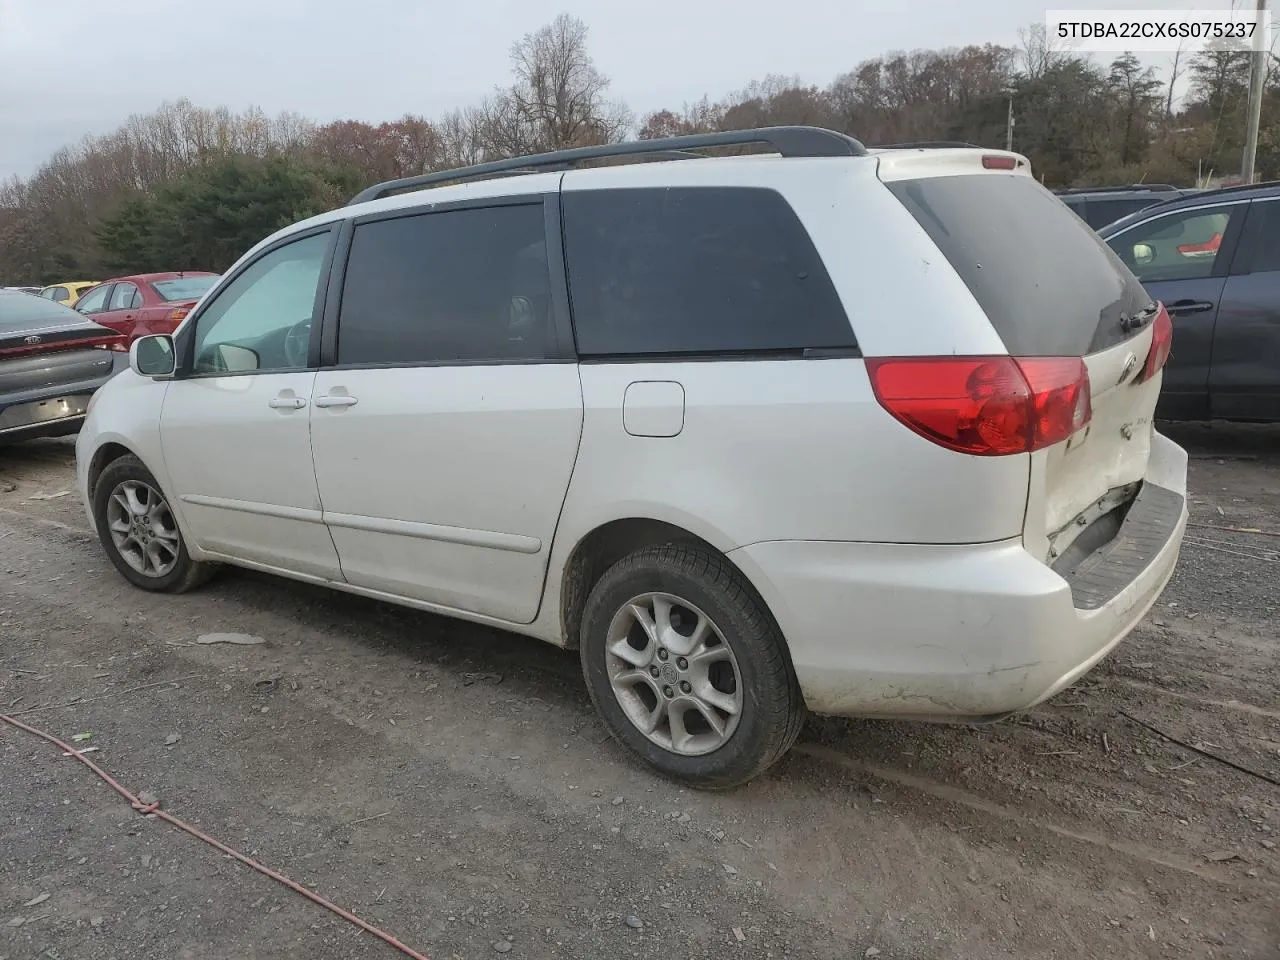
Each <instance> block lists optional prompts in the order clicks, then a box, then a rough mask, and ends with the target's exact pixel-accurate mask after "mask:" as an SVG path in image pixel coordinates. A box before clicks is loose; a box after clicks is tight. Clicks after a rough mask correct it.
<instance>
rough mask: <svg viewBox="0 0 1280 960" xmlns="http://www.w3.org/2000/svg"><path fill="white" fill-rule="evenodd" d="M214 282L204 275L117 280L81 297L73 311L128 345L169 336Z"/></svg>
mask: <svg viewBox="0 0 1280 960" xmlns="http://www.w3.org/2000/svg"><path fill="white" fill-rule="evenodd" d="M217 279H218V274H216V273H207V272H205V271H187V272H182V273H140V274H135V275H133V276H130V277H116V278H115V279H114V280H106V281H104V282H103V283H101V284H99V285H98V286H97V287H94V288H93V289H92V290H90V291H89V292H88V293H86V294H84V295H83V296H82V297H81V298H80V301H79V302H78V303H77V304H76V309H77V310H79V311H80V312H81V313H83V314H85V315H86V316H89V317H92V318H93V319H94V320H96V321H97V322H98V323H100V324H102V325H103V326H106V327H110V328H111V329H112V330H116V331H118V332H120V333H123V334H125V335H126V336H127V337H129V339H130V340H131V341H132V340H136V339H137V338H138V337H141V336H146V335H147V334H151V333H172V332H173V331H174V330H175V329H177V326H178V324H179V323H181V322H182V318H183V317H185V316H186V315H187V314H188V313H190V312H191V308H192V307H194V306H195V305H196V303H197V302H198V301H199V299H200V298H201V297H202V296H204V294H205V291H207V290H208V289H209V288H210V287H212V286H213V285H214V283H215V282H216V281H217Z"/></svg>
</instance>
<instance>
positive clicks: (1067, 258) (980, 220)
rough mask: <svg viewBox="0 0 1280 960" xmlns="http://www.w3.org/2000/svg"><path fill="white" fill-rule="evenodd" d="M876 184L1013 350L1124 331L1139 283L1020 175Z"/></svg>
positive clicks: (1084, 345)
mask: <svg viewBox="0 0 1280 960" xmlns="http://www.w3.org/2000/svg"><path fill="white" fill-rule="evenodd" d="M886 186H887V187H888V188H889V190H890V191H891V192H892V193H893V194H894V196H896V197H897V198H898V200H900V201H901V202H902V205H903V206H905V207H906V208H907V210H909V211H910V212H911V215H912V216H913V217H915V219H916V221H917V222H918V223H919V224H920V226H921V227H922V228H923V229H924V231H925V232H926V233H927V234H928V235H929V237H930V239H932V240H933V242H934V243H935V244H936V245H937V247H938V249H939V250H940V251H941V252H942V255H943V256H945V257H946V258H947V261H948V262H949V263H950V264H951V266H952V267H953V268H954V269H955V271H956V273H957V274H959V275H960V278H961V279H962V280H963V281H964V283H965V285H966V286H967V287H968V288H969V291H970V293H972V294H973V297H974V299H975V300H977V302H978V304H979V306H981V307H982V309H983V311H984V312H985V313H986V315H987V318H988V319H989V320H990V321H991V325H992V326H993V327H994V328H995V330H996V333H998V334H999V335H1000V338H1001V340H1003V341H1004V345H1005V348H1006V349H1007V350H1008V351H1009V353H1010V354H1011V355H1013V356H1024V357H1034V356H1064V357H1066V356H1085V355H1087V354H1090V353H1096V352H1098V351H1099V350H1105V349H1107V348H1108V347H1111V346H1115V345H1116V344H1118V343H1121V342H1123V341H1124V340H1126V339H1127V338H1128V337H1129V336H1130V334H1127V333H1126V332H1125V331H1124V327H1123V325H1122V323H1121V318H1122V317H1125V316H1131V315H1133V314H1136V313H1140V312H1141V311H1142V310H1144V309H1145V308H1146V307H1147V306H1148V305H1150V303H1151V297H1150V296H1148V295H1147V293H1146V291H1145V290H1143V288H1142V284H1140V283H1139V282H1138V280H1137V279H1136V278H1135V277H1134V276H1133V274H1132V273H1131V272H1130V271H1129V269H1128V268H1127V267H1126V266H1125V265H1124V264H1123V263H1122V262H1121V261H1120V259H1119V258H1118V257H1117V256H1116V255H1115V253H1113V252H1112V250H1111V249H1110V248H1109V247H1108V246H1107V245H1106V244H1105V243H1104V242H1103V241H1102V240H1101V239H1100V238H1099V237H1098V235H1097V234H1096V233H1094V232H1093V230H1092V229H1091V228H1090V227H1089V225H1088V224H1086V223H1085V222H1084V221H1083V220H1081V219H1080V218H1079V217H1078V216H1076V215H1074V214H1073V213H1072V212H1071V211H1070V210H1069V209H1068V208H1067V206H1066V204H1064V203H1063V202H1062V200H1061V199H1060V198H1058V197H1056V196H1054V195H1053V194H1052V193H1050V192H1049V191H1048V190H1046V189H1044V188H1043V187H1042V186H1040V185H1039V184H1038V183H1036V182H1035V181H1034V180H1032V179H1031V178H1030V177H1026V176H1014V175H1003V174H974V175H966V176H951V177H929V178H922V179H916V180H896V181H892V182H890V183H888V184H886Z"/></svg>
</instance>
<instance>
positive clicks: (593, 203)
mask: <svg viewBox="0 0 1280 960" xmlns="http://www.w3.org/2000/svg"><path fill="white" fill-rule="evenodd" d="M562 202H563V209H564V231H565V255H566V258H567V261H568V270H569V287H570V291H571V293H572V299H573V321H574V327H575V330H576V334H577V341H578V352H579V353H580V354H582V355H583V356H611V355H661V354H706V353H740V352H779V351H782V352H787V351H793V350H803V349H805V348H823V347H833V348H842V347H853V346H855V340H854V336H853V330H852V329H851V328H850V326H849V320H848V318H847V317H846V316H845V312H844V307H843V306H842V305H841V303H840V298H839V297H838V296H837V295H836V292H835V289H834V288H833V287H832V285H831V280H830V278H829V277H828V276H827V271H826V268H825V267H824V266H823V263H822V260H821V258H820V257H819V256H818V252H817V250H815V249H814V246H813V243H812V241H811V240H810V239H809V235H808V234H807V233H806V232H805V229H804V227H803V226H802V225H801V223H800V221H799V219H798V218H797V217H796V215H795V212H794V211H793V210H792V209H791V207H790V205H789V204H788V203H787V201H786V200H785V199H783V197H782V195H781V194H779V193H777V192H775V191H773V190H764V189H755V188H739V187H723V188H704V187H692V188H690V187H676V188H671V189H649V188H644V189H632V190H625V189H624V190H590V191H581V192H569V193H565V194H564V195H563V201H562Z"/></svg>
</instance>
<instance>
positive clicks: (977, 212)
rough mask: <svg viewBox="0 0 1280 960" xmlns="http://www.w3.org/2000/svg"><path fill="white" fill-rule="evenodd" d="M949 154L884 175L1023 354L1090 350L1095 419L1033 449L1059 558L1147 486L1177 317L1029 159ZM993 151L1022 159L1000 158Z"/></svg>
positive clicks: (1050, 538) (1039, 549) (1039, 535)
mask: <svg viewBox="0 0 1280 960" xmlns="http://www.w3.org/2000/svg"><path fill="white" fill-rule="evenodd" d="M946 153H949V154H952V156H951V157H948V158H943V157H931V158H925V157H922V158H920V160H918V161H915V162H914V163H913V162H912V161H910V160H907V162H901V161H899V162H897V163H894V164H892V168H893V169H891V170H885V167H886V164H885V163H884V162H883V161H882V164H881V168H882V173H881V176H882V179H885V181H886V186H887V187H888V189H889V190H890V191H891V192H892V193H893V194H894V195H895V196H896V197H897V198H898V200H899V201H901V203H902V204H903V205H904V206H905V207H906V208H907V210H909V211H910V212H911V214H912V215H913V216H914V218H915V219H916V221H917V222H918V223H919V224H920V226H921V227H922V228H923V229H924V230H925V232H926V233H928V235H929V237H930V238H931V239H932V240H933V242H934V243H935V244H936V245H937V247H938V249H939V250H940V251H941V252H942V254H943V255H944V256H945V257H946V258H947V260H948V261H949V262H950V264H951V266H952V267H953V268H954V269H955V271H956V273H957V274H958V275H959V276H960V277H961V279H962V280H963V281H964V283H965V285H966V286H967V287H968V288H969V291H970V292H971V293H972V294H973V297H974V299H975V300H976V301H977V302H978V304H979V305H980V306H981V307H982V309H983V311H984V312H985V313H986V315H987V317H988V319H989V320H990V321H991V325H992V326H993V327H994V329H995V331H996V333H997V334H998V335H999V336H1000V338H1001V340H1002V341H1003V342H1004V345H1005V347H1006V349H1007V350H1008V352H1009V355H1010V356H1011V357H1015V358H1037V357H1061V358H1082V359H1083V362H1084V365H1085V367H1086V369H1087V371H1088V386H1089V402H1090V403H1091V405H1092V418H1091V420H1089V422H1088V423H1087V424H1086V425H1085V426H1083V427H1081V428H1079V429H1077V430H1075V431H1074V432H1073V433H1071V435H1070V436H1068V437H1067V438H1066V439H1064V440H1061V441H1060V442H1056V443H1054V444H1052V445H1050V446H1047V447H1044V448H1042V449H1036V450H1034V451H1033V452H1032V453H1031V455H1030V464H1029V472H1030V476H1029V485H1028V497H1027V513H1026V518H1025V521H1024V527H1023V539H1024V541H1025V543H1026V546H1027V549H1028V550H1030V551H1031V552H1032V553H1034V554H1036V555H1037V556H1038V557H1040V558H1041V559H1043V560H1045V561H1046V562H1049V563H1053V562H1054V561H1055V560H1056V559H1057V558H1059V557H1061V556H1062V555H1063V554H1064V553H1065V551H1066V550H1067V548H1068V547H1069V546H1070V545H1071V543H1072V542H1073V541H1074V540H1075V539H1076V538H1077V536H1079V534H1080V533H1082V532H1083V531H1084V530H1085V529H1086V528H1088V527H1091V526H1093V524H1094V521H1096V520H1098V518H1099V517H1101V516H1103V515H1104V514H1105V515H1107V516H1108V518H1109V521H1110V522H1111V523H1112V524H1113V525H1114V523H1115V521H1116V520H1117V519H1118V518H1119V517H1122V516H1123V511H1124V509H1125V507H1126V506H1127V505H1128V504H1129V503H1130V502H1131V501H1132V499H1133V497H1134V496H1136V494H1137V491H1138V488H1139V486H1140V485H1141V481H1142V479H1143V477H1144V476H1145V474H1146V471H1147V461H1148V458H1149V456H1150V452H1151V438H1152V430H1153V415H1154V411H1155V406H1156V399H1157V396H1158V394H1159V392H1160V383H1161V379H1162V378H1161V377H1160V376H1159V375H1158V373H1157V372H1155V371H1153V370H1149V369H1144V368H1145V367H1146V365H1147V360H1148V355H1149V353H1150V351H1151V347H1152V342H1153V336H1154V333H1155V331H1156V329H1157V328H1158V327H1159V328H1161V329H1162V330H1167V329H1168V328H1167V326H1165V324H1166V322H1167V317H1164V316H1161V312H1160V310H1159V309H1158V307H1157V305H1156V304H1154V303H1153V302H1152V300H1151V297H1150V296H1149V295H1148V294H1147V293H1146V291H1145V290H1144V289H1143V288H1142V285H1141V284H1140V283H1139V282H1138V280H1137V279H1136V278H1135V277H1134V276H1133V274H1132V273H1130V272H1129V270H1128V269H1127V268H1126V267H1125V266H1124V264H1123V263H1121V262H1120V260H1119V259H1118V258H1117V257H1116V256H1115V254H1114V253H1113V252H1112V251H1111V249H1110V248H1109V247H1108V246H1107V245H1106V244H1105V243H1104V242H1103V241H1102V240H1100V239H1099V238H1098V236H1097V235H1096V234H1095V233H1094V232H1093V230H1091V229H1090V228H1089V227H1088V225H1087V224H1085V223H1084V222H1083V221H1082V220H1081V219H1080V218H1079V217H1077V216H1076V215H1075V214H1073V213H1072V212H1071V211H1070V210H1069V209H1068V208H1067V207H1066V205H1065V204H1063V203H1062V201H1061V200H1059V199H1058V198H1057V197H1055V196H1054V195H1053V194H1052V193H1050V192H1049V191H1048V190H1046V189H1044V188H1043V187H1042V186H1041V185H1040V184H1038V183H1037V182H1036V181H1035V180H1034V179H1032V177H1031V176H1030V173H1029V167H1027V165H1026V161H1025V160H1024V159H1022V158H1014V155H1012V154H1005V153H994V154H986V155H984V154H982V153H980V152H978V151H963V152H960V151H956V152H952V151H946ZM984 156H985V157H986V158H990V159H989V160H988V162H992V161H993V160H994V162H995V163H998V164H1005V163H1006V162H1007V163H1008V164H1009V165H1011V166H1014V169H1012V170H999V169H987V168H986V167H985V166H984V164H983V160H984ZM1011 158H1012V159H1011ZM1014 159H1016V161H1017V162H1016V163H1014V162H1013V160H1014ZM930 161H932V162H930ZM886 174H888V175H886ZM1158 318H1159V322H1157V319H1158ZM1095 530H1096V528H1095ZM1099 545H1100V544H1099Z"/></svg>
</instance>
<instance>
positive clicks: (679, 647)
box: [77, 127, 1187, 788]
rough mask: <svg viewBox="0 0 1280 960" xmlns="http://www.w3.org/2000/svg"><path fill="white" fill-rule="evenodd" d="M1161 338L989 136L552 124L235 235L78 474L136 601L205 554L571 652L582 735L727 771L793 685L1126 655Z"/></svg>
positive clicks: (993, 680)
mask: <svg viewBox="0 0 1280 960" xmlns="http://www.w3.org/2000/svg"><path fill="white" fill-rule="evenodd" d="M760 143H763V144H765V145H766V146H768V147H769V148H771V150H772V151H773V152H772V153H771V154H770V155H765V156H735V157H700V158H693V159H688V157H689V155H690V154H695V155H696V151H698V150H705V149H710V148H724V147H739V146H741V145H744V144H760ZM628 159H632V160H643V161H648V162H637V163H619V162H617V161H620V160H622V161H625V160H628ZM601 160H605V161H610V165H606V166H596V167H583V166H582V164H583V163H590V162H597V161H601ZM513 173H521V174H523V175H522V176H511V175H510V174H513ZM992 223H997V224H999V225H1000V229H998V230H995V229H992V228H991V224H992ZM1170 335H1171V328H1170V324H1169V317H1168V315H1167V313H1166V312H1165V310H1164V309H1163V307H1162V306H1161V305H1160V304H1159V303H1157V302H1154V301H1153V300H1152V299H1151V297H1150V295H1149V294H1148V293H1147V292H1146V291H1145V290H1144V289H1143V288H1142V285H1141V284H1140V283H1139V282H1138V281H1137V280H1136V279H1135V278H1134V276H1133V274H1132V273H1130V271H1129V270H1128V269H1126V268H1125V266H1124V264H1123V263H1121V261H1120V260H1119V259H1118V258H1117V257H1116V256H1115V254H1114V253H1113V252H1112V251H1111V250H1110V249H1109V248H1108V247H1107V246H1106V245H1105V244H1104V243H1102V241H1101V240H1099V239H1098V237H1097V235H1096V234H1095V233H1094V232H1093V231H1091V230H1088V229H1086V228H1085V227H1084V226H1083V224H1082V223H1081V222H1080V221H1079V220H1078V219H1077V217H1076V216H1075V214H1073V213H1071V211H1070V210H1068V209H1067V207H1066V206H1064V205H1063V204H1062V203H1061V201H1059V200H1058V199H1057V198H1056V197H1055V196H1054V195H1053V194H1052V193H1050V192H1049V191H1048V190H1046V189H1044V188H1043V187H1042V186H1041V185H1040V184H1039V183H1038V182H1037V181H1036V180H1035V179H1034V178H1033V177H1032V176H1031V172H1030V165H1029V163H1028V161H1027V160H1026V158H1025V157H1022V156H1020V155H1018V154H1014V153H1007V152H1003V151H992V150H980V149H965V148H948V147H941V148H936V149H934V148H923V149H870V150H869V149H867V148H866V147H864V146H863V145H862V144H861V143H859V142H858V141H857V140H855V139H852V138H850V137H847V136H845V135H843V134H840V133H835V132H832V131H829V130H822V129H816V128H810V127H780V128H770V129H763V130H751V131H730V132H722V133H715V134H706V135H695V136H690V137H677V138H671V139H665V140H652V141H640V142H635V143H623V144H611V145H607V146H601V147H590V148H582V149H578V150H568V151H561V152H558V153H554V154H549V155H543V156H538V157H523V158H517V159H513V160H503V161H496V162H493V163H488V164H482V165H479V166H477V167H472V168H466V169H462V170H451V171H446V172H443V173H438V174H429V175H424V176H419V177H411V178H407V179H404V180H397V181H391V182H389V183H384V184H379V185H376V186H373V187H370V188H369V189H368V190H366V191H364V192H363V193H361V194H360V195H359V196H357V197H356V198H355V199H354V200H353V201H352V203H351V204H349V205H348V206H346V207H344V208H341V209H338V210H334V211H331V212H328V213H325V214H322V215H320V216H318V217H313V218H311V219H309V220H305V221H303V222H301V223H298V224H295V225H293V226H291V227H288V228H286V229H284V230H282V231H280V232H278V233H276V234H275V235H273V236H271V237H269V238H267V239H266V240H264V241H263V242H262V243H261V244H259V245H258V246H256V247H255V248H254V249H252V250H251V251H249V252H248V253H247V254H246V255H245V256H244V257H243V258H242V259H241V260H240V261H239V262H238V263H237V264H235V265H234V266H233V267H232V268H231V269H230V270H229V271H228V272H227V273H226V275H225V276H224V277H223V278H222V280H220V281H219V282H218V284H217V286H216V287H215V288H214V289H213V290H211V291H210V292H209V294H208V295H207V296H206V297H205V298H204V299H203V300H202V301H201V303H200V305H199V306H198V307H197V308H196V309H195V310H194V311H193V312H192V313H191V315H190V316H188V317H187V318H186V319H185V320H184V321H183V323H182V324H181V326H180V327H179V328H178V330H177V332H176V334H175V335H173V336H150V337H142V338H140V339H138V340H137V341H135V342H134V344H133V346H132V349H131V369H130V372H128V373H126V374H123V375H121V376H120V377H118V378H116V379H115V380H113V381H112V382H111V383H109V384H108V385H107V386H106V388H104V390H103V391H102V392H101V393H100V394H99V395H98V397H97V399H96V402H95V403H94V405H93V408H92V409H91V410H90V413H89V418H88V421H87V423H86V425H85V428H84V430H83V431H82V432H81V434H80V438H79V441H78V443H77V486H78V489H79V493H80V495H81V497H82V498H83V501H84V505H85V510H86V512H87V515H88V517H89V519H90V521H91V522H92V523H93V525H94V527H95V528H96V530H97V531H98V536H99V539H100V541H101V543H102V546H103V549H104V550H105V552H106V555H107V557H108V558H109V559H110V561H111V563H112V564H114V566H115V567H116V569H117V570H118V571H119V572H120V573H121V575H122V576H123V577H125V578H126V579H127V580H129V581H130V582H132V583H133V584H135V585H137V586H138V587H141V588H142V589H145V590H151V591H156V592H170V593H174V592H180V591H183V590H189V589H191V588H193V587H195V586H197V585H198V584H200V583H202V582H203V581H205V580H206V579H207V578H208V577H209V576H210V575H211V574H212V573H213V572H214V570H215V568H216V567H217V565H218V564H233V565H237V566H240V567H245V568H249V569H254V570H260V571H266V572H270V573H276V574H281V575H283V576H288V577H293V578H296V579H298V580H303V581H306V582H309V583H314V584H322V585H324V586H327V587H332V588H335V589H338V590H344V591H348V592H351V593H355V594H360V595H363V596H366V597H373V598H378V599H383V600H389V601H392V602H396V603H400V604H404V605H407V606H411V607H416V608H418V609H422V610H429V611H434V612H436V613H442V614H447V615H451V616H455V617H460V618H464V619H467V620H471V621H475V622H478V623H483V624H488V625H491V626H496V627H502V628H505V629H509V630H514V631H518V632H521V633H525V634H528V635H531V636H533V637H537V638H539V639H542V640H545V641H548V642H550V643H553V644H556V645H559V646H564V647H569V648H576V649H577V650H578V651H579V656H580V658H581V661H582V668H583V674H584V677H585V680H586V685H587V688H588V690H589V691H590V694H591V696H592V699H593V701H594V702H595V704H596V706H597V708H598V709H599V711H600V714H601V716H602V717H603V718H604V721H605V723H606V725H607V726H608V728H609V730H610V731H611V732H612V733H613V735H614V736H615V737H616V738H617V739H618V740H619V742H621V743H622V744H624V745H625V746H626V748H627V749H629V750H630V751H632V752H633V753H634V754H635V756H637V757H639V758H641V759H642V760H643V761H644V762H646V763H648V764H649V765H650V766H652V767H653V768H654V769H656V770H658V771H660V772H661V773H663V774H665V775H667V776H669V777H672V778H675V779H677V780H680V781H682V782H685V783H689V784H692V785H695V786H698V787H706V788H725V787H730V786H733V785H735V784H740V783H742V782H744V781H746V780H749V779H751V778H752V777H754V776H756V775H757V774H759V773H760V772H761V771H763V770H765V769H766V768H767V767H769V765H770V764H772V763H773V762H775V761H776V760H777V759H778V758H779V757H781V756H782V755H783V754H784V753H785V752H786V751H787V749H788V748H789V747H790V746H791V744H792V742H793V741H794V740H795V738H796V736H797V734H798V733H799V730H800V728H801V725H802V723H803V720H804V717H805V714H806V711H813V712H815V713H821V714H835V715H843V716H872V717H903V718H916V719H923V720H953V721H954V720H990V719H994V718H997V717H1000V716H1004V715H1006V714H1009V713H1011V712H1013V711H1018V710H1025V709H1027V708H1028V707H1030V706H1032V705H1034V704H1036V703H1039V702H1041V701H1042V700H1044V699H1046V698H1047V697H1050V696H1052V695H1054V694H1055V693H1057V692H1058V691H1059V690H1062V689H1063V688H1064V687H1066V686H1068V685H1069V684H1071V683H1073V682H1074V681H1075V680H1076V679H1078V678H1079V677H1081V676H1082V675H1083V674H1085V673H1086V672H1087V671H1088V670H1089V669H1090V668H1092V667H1093V666H1094V665H1095V664H1096V663H1098V661H1099V660H1101V659H1102V658H1103V657H1105V656H1106V655H1107V654H1108V653H1109V652H1110V651H1112V650H1113V649H1114V648H1115V647H1116V645H1117V644H1119V643H1120V642H1121V640H1122V639H1123V638H1124V637H1125V636H1126V635H1127V634H1128V633H1129V631H1130V630H1131V629H1132V628H1133V627H1134V625H1135V624H1137V622H1138V621H1139V620H1140V619H1141V618H1142V617H1143V615H1144V614H1145V613H1146V612H1147V610H1148V609H1149V608H1150V607H1151V605H1152V604H1153V603H1155V601H1156V599H1157V598H1158V597H1159V596H1160V593H1161V591H1162V590H1163V589H1164V587H1165V584H1166V583H1167V582H1168V580H1169V577H1170V576H1171V574H1172V573H1173V570H1174V566H1175V562H1176V560H1177V556H1178V551H1179V546H1180V544H1181V541H1182V535H1183V530H1184V527H1185V524H1186V519H1187V508H1186V472H1187V457H1186V454H1185V453H1184V451H1183V450H1182V449H1181V448H1180V447H1178V446H1177V445H1176V444H1174V443H1173V442H1171V441H1170V440H1168V439H1167V438H1165V437H1164V436H1162V435H1161V434H1160V433H1159V432H1158V431H1157V430H1156V429H1155V427H1154V421H1153V414H1154V411H1155V406H1156V398H1157V396H1158V394H1159V392H1160V384H1161V378H1162V375H1163V374H1162V371H1163V367H1164V363H1165V360H1166V358H1167V356H1168V351H1169V344H1170Z"/></svg>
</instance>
